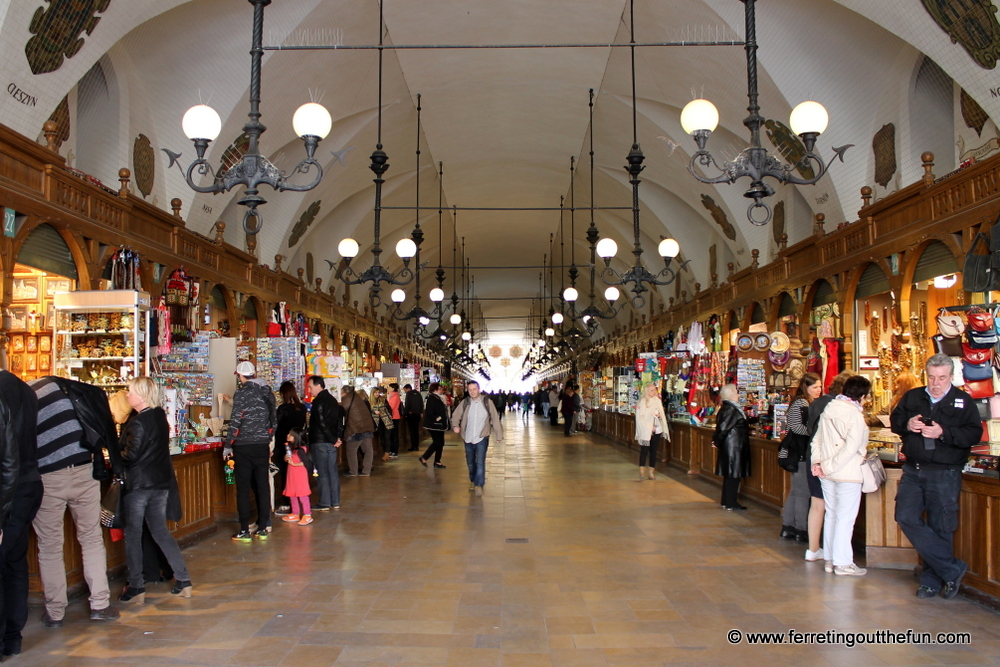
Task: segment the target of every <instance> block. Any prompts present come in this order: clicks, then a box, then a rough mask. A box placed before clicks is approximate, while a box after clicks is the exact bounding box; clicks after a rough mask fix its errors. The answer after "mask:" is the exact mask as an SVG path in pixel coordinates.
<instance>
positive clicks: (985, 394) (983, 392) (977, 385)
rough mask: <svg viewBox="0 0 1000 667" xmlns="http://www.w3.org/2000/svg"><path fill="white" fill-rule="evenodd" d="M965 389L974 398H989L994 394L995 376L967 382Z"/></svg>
mask: <svg viewBox="0 0 1000 667" xmlns="http://www.w3.org/2000/svg"><path fill="white" fill-rule="evenodd" d="M965 391H966V392H968V394H969V396H971V397H972V398H989V397H990V396H992V395H993V378H990V379H988V380H975V381H974V382H966V383H965Z"/></svg>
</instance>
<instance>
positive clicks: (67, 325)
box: [52, 290, 150, 389]
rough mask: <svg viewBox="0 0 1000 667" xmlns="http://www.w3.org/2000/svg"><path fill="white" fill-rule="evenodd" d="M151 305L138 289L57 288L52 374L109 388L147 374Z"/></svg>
mask: <svg viewBox="0 0 1000 667" xmlns="http://www.w3.org/2000/svg"><path fill="white" fill-rule="evenodd" d="M149 305H150V300H149V294H147V293H146V292H139V291H136V290H98V291H81V292H58V293H56V294H55V295H54V309H55V318H56V322H55V327H54V331H53V345H52V348H53V349H52V354H53V360H52V367H53V372H54V374H55V375H57V376H59V377H66V378H73V379H76V380H80V381H83V382H87V383H89V384H94V385H98V386H101V387H106V388H108V389H121V388H124V387H125V386H127V384H128V382H129V380H131V379H132V378H134V377H136V376H139V375H149V337H148V336H147V335H146V332H147V331H149Z"/></svg>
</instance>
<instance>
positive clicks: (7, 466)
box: [0, 370, 43, 657]
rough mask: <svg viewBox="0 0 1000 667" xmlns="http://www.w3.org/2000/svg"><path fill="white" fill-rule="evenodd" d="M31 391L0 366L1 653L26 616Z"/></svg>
mask: <svg viewBox="0 0 1000 667" xmlns="http://www.w3.org/2000/svg"><path fill="white" fill-rule="evenodd" d="M37 414H38V402H37V400H36V398H35V393H34V392H33V391H31V388H30V387H28V385H26V384H25V383H24V382H22V381H21V379H20V378H18V377H17V376H16V375H14V374H13V373H10V372H9V371H5V370H0V538H2V539H0V635H2V637H3V647H2V652H3V656H4V657H6V656H9V655H18V654H19V653H21V639H22V637H21V631H22V630H24V626H25V624H26V623H27V622H28V535H29V533H30V527H31V521H32V520H33V519H34V518H35V514H36V513H37V512H38V507H39V506H40V505H41V503H42V493H43V487H42V476H41V473H39V472H38V444H37V442H36V438H35V435H36V429H37Z"/></svg>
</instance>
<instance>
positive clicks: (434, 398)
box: [420, 382, 449, 468]
mask: <svg viewBox="0 0 1000 667" xmlns="http://www.w3.org/2000/svg"><path fill="white" fill-rule="evenodd" d="M443 396H444V389H442V388H441V384H440V383H439V382H432V383H431V386H430V393H428V394H427V402H426V403H425V404H424V428H426V429H427V432H428V433H430V434H431V444H430V446H429V447H428V448H427V451H426V452H424V455H423V456H421V457H420V463H421V465H423V466H426V465H427V461H428V460H430V458H431V455H432V454H433V455H434V467H435V468H444V467H446V466H445V465H444V464H443V463H441V454H442V453H444V433H445V431H447V430H448V426H449V425H448V406H447V405H445V404H444V398H443Z"/></svg>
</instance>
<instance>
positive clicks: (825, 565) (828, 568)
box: [823, 560, 833, 574]
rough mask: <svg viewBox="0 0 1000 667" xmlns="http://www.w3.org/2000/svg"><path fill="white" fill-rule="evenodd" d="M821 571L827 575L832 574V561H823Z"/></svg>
mask: <svg viewBox="0 0 1000 667" xmlns="http://www.w3.org/2000/svg"><path fill="white" fill-rule="evenodd" d="M823 569H824V570H826V573H827V574H833V561H832V560H825V561H823Z"/></svg>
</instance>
